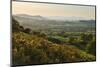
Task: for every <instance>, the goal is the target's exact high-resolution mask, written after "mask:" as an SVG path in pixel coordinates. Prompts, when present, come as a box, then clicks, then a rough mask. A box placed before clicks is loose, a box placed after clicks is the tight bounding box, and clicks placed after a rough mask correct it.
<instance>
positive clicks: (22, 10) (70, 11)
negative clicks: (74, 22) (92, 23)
mask: <svg viewBox="0 0 100 67" xmlns="http://www.w3.org/2000/svg"><path fill="white" fill-rule="evenodd" d="M12 14H13V15H16V14H26V15H31V16H36V15H37V16H47V17H61V16H62V17H81V18H89V19H93V20H95V7H92V6H76V5H75V6H74V5H60V4H46V3H28V2H12Z"/></svg>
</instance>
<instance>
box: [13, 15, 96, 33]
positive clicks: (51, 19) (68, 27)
mask: <svg viewBox="0 0 100 67" xmlns="http://www.w3.org/2000/svg"><path fill="white" fill-rule="evenodd" d="M13 17H14V18H15V19H16V20H17V21H18V22H19V23H20V25H22V26H24V27H25V28H31V29H32V30H43V31H56V32H59V31H69V32H70V31H73V32H74V31H75V32H77V31H82V32H87V31H92V32H93V31H95V24H96V22H95V20H91V19H90V18H83V17H63V16H40V15H35V16H31V15H26V14H17V15H13Z"/></svg>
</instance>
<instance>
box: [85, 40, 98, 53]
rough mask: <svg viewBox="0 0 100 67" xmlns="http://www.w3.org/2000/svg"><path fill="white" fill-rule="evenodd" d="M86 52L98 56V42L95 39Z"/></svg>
mask: <svg viewBox="0 0 100 67" xmlns="http://www.w3.org/2000/svg"><path fill="white" fill-rule="evenodd" d="M86 52H87V53H90V54H93V55H96V41H95V39H94V40H92V41H90V42H89V43H88V45H87V47H86Z"/></svg>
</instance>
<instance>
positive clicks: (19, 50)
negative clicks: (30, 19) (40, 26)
mask: <svg viewBox="0 0 100 67" xmlns="http://www.w3.org/2000/svg"><path fill="white" fill-rule="evenodd" d="M12 21H13V22H12V24H13V25H12V51H13V52H12V55H13V58H12V60H13V64H14V65H25V64H48V63H65V62H79V61H95V60H96V57H95V55H93V54H91V53H88V52H89V51H88V52H86V51H83V50H80V49H79V48H78V47H76V46H75V45H68V44H64V43H55V42H52V41H51V40H48V35H46V34H44V33H41V32H34V31H31V30H30V29H28V28H27V29H24V27H23V26H20V24H19V23H18V22H17V21H16V20H15V19H13V20H12ZM83 37H84V36H83ZM70 41H72V40H70ZM94 43H95V42H94V41H93V43H92V42H90V43H89V45H91V44H93V45H94ZM70 44H71V43H70ZM83 44H84V43H83ZM88 47H89V46H88ZM92 48H94V47H92ZM87 49H91V48H87ZM90 52H91V51H90Z"/></svg>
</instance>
